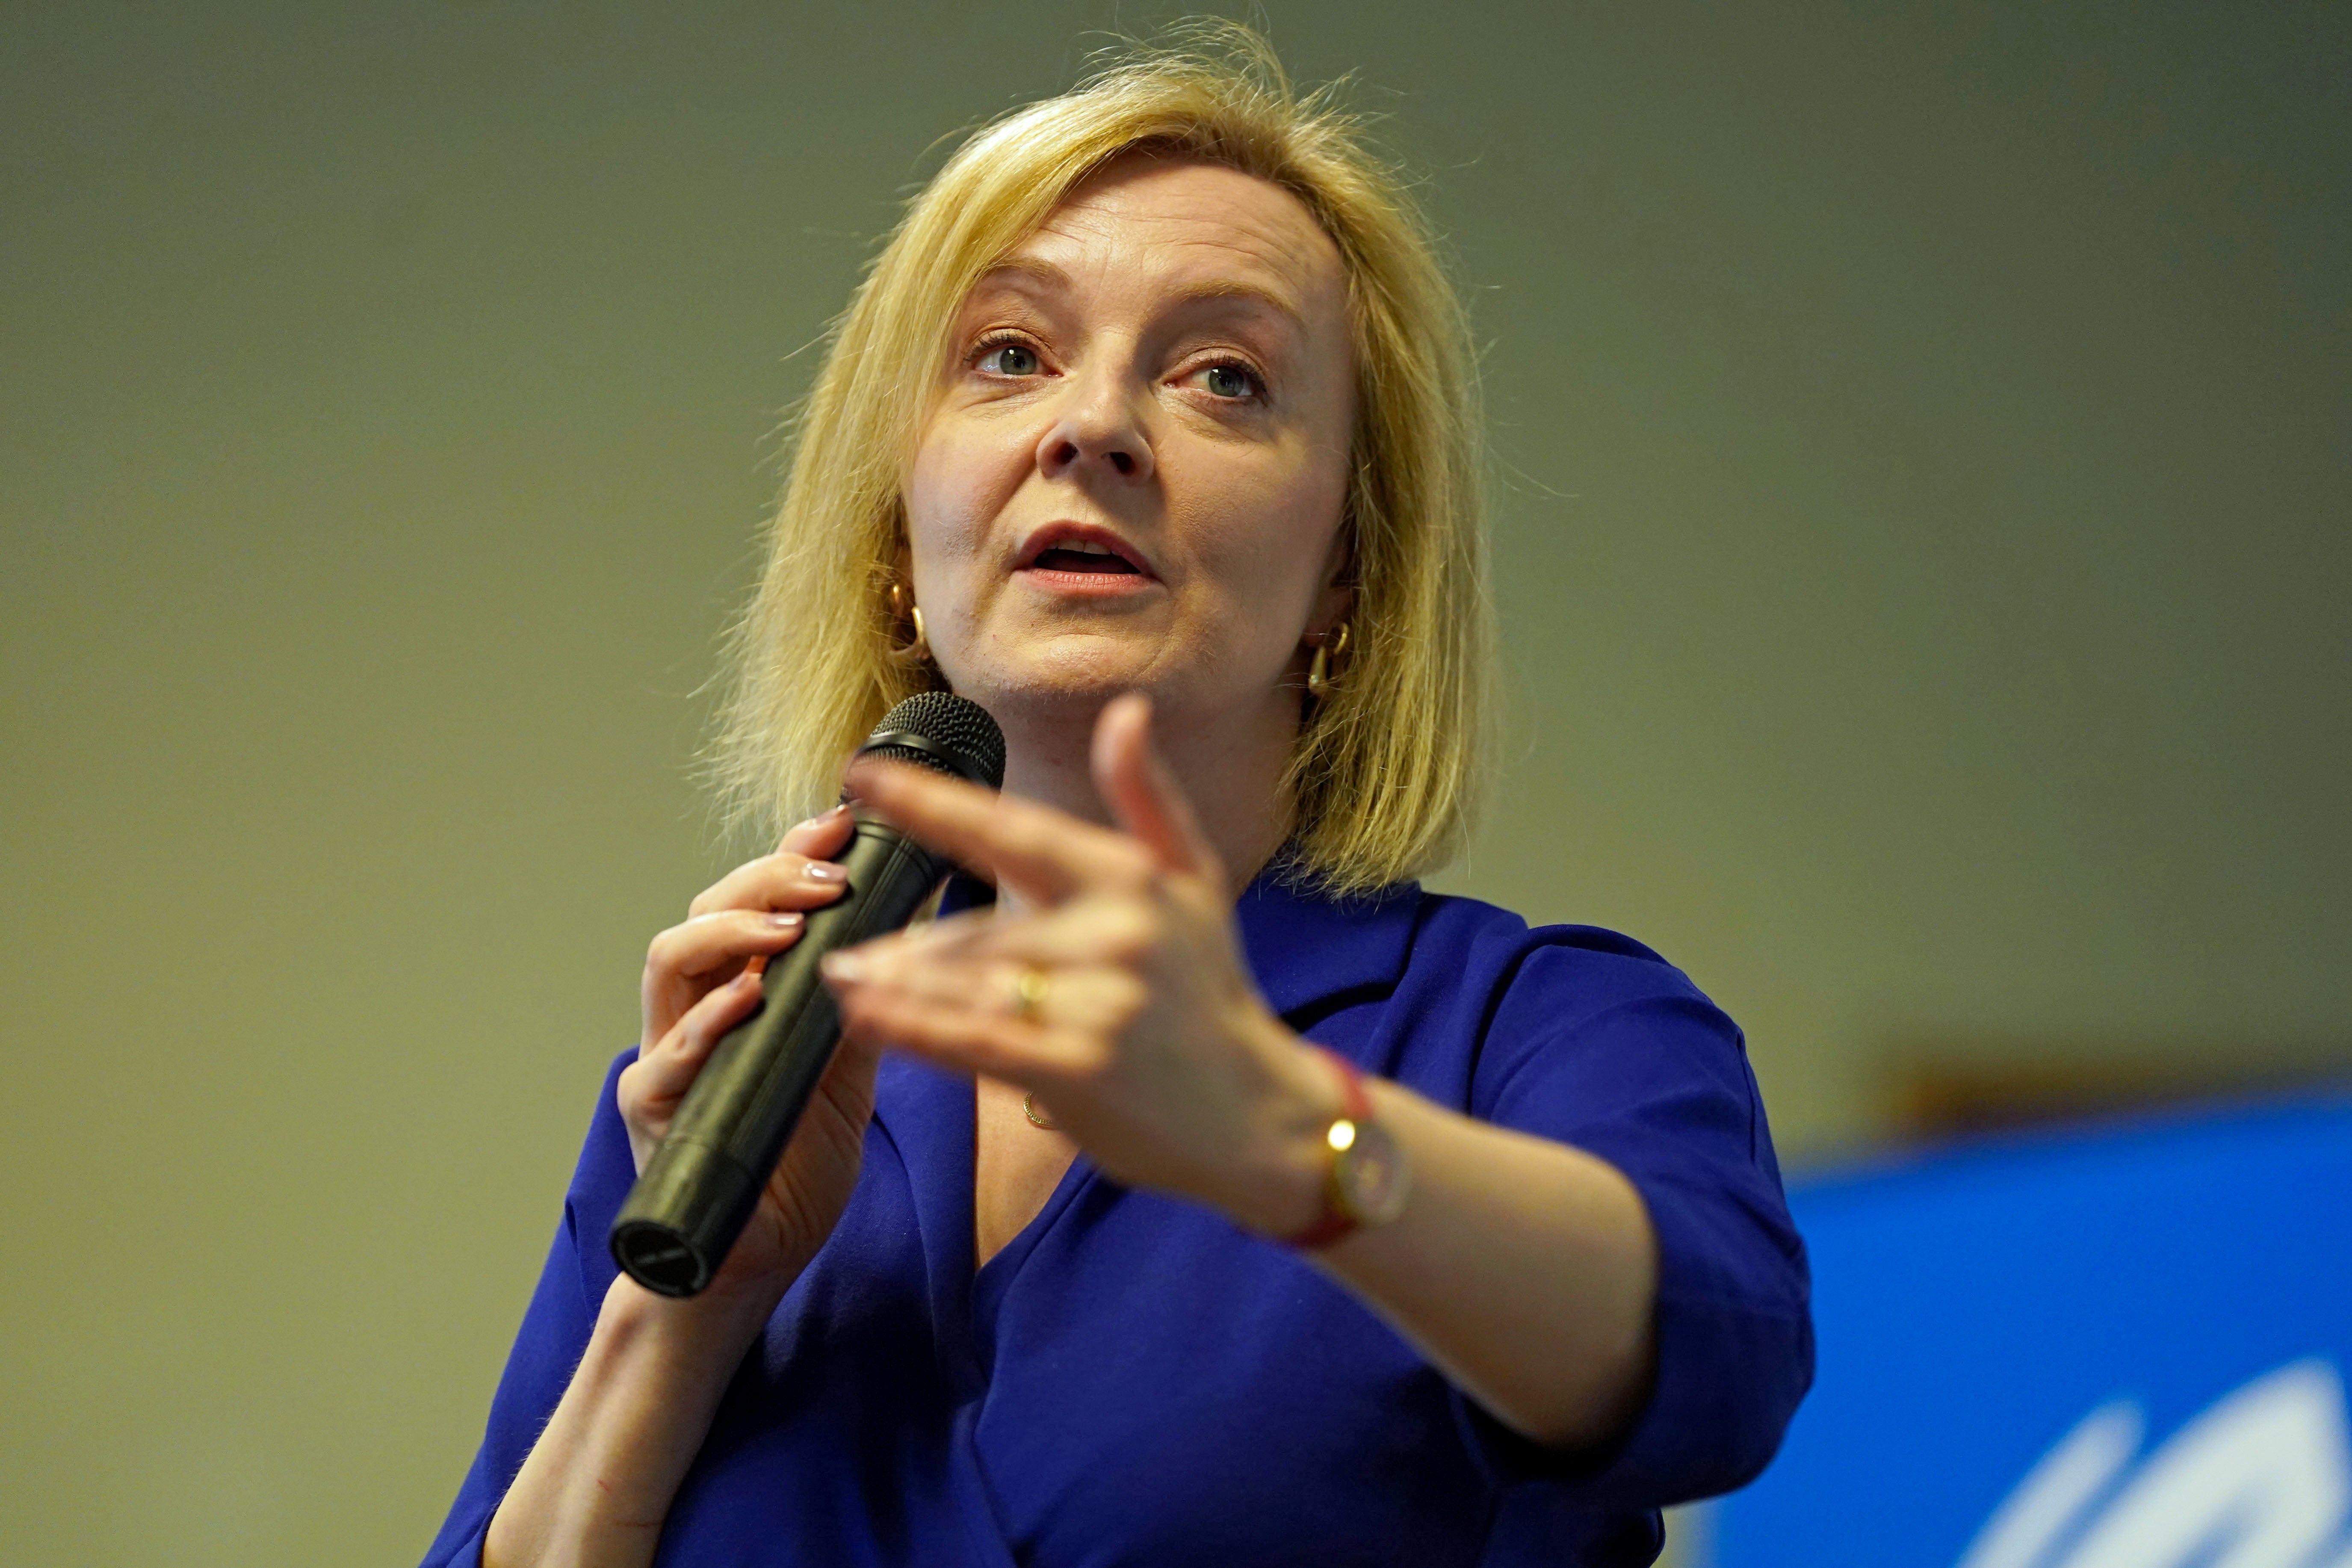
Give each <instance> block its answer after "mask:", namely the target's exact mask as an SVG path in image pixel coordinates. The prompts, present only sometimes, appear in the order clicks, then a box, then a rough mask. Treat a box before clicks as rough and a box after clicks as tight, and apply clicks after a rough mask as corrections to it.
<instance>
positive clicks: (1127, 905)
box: [826, 893, 1166, 985]
mask: <svg viewBox="0 0 2352 1568" xmlns="http://www.w3.org/2000/svg"><path fill="white" fill-rule="evenodd" d="M975 917H977V918H975ZM1165 931H1166V921H1165V920H1164V918H1163V917H1162V915H1161V914H1160V910H1159V909H1158V908H1157V907H1156V906H1155V905H1153V904H1152V903H1150V902H1149V901H1147V900H1139V899H1137V898H1134V897H1131V896H1129V895H1126V894H1118V893H1110V894H1100V895H1082V896H1080V897H1078V898H1076V899H1072V900H1068V901H1067V902H1066V903H1062V904H1057V905H1055V907H1054V908H1052V909H1051V910H1046V911H1045V912H1044V913H1042V914H1034V915H1023V916H1019V917H1017V918H1007V917H1005V916H1003V915H1000V914H996V913H993V912H992V911H978V910H975V911H972V912H971V913H970V914H965V915H959V916H954V917H951V918H950V920H948V921H938V922H936V924H935V925H934V926H931V927H927V928H924V929H921V930H917V931H898V932H894V933H892V934H890V935H887V936H881V937H877V938H875V939H873V940H872V941H870V942H861V943H860V944H858V945H857V946H856V947H853V948H845V949H843V950H842V951H841V952H835V953H834V954H833V955H832V956H831V957H830V958H828V959H827V960H826V963H827V964H828V965H829V967H828V970H827V973H844V974H845V975H847V976H849V977H852V978H855V979H856V981H858V982H860V983H864V984H892V985H897V984H909V983H910V977H912V976H914V975H917V974H919V973H926V972H932V973H958V974H962V973H970V970H971V966H972V965H975V964H980V965H986V964H998V965H1002V964H1005V963H1011V964H1013V965H1014V966H1016V967H1024V968H1045V969H1059V968H1064V967H1083V966H1087V965H1095V964H1108V965H1113V966H1118V965H1124V964H1129V963H1133V962H1134V961H1135V960H1137V959H1138V958H1140V957H1142V956H1143V955H1145V954H1146V953H1148V952H1150V951H1151V950H1152V949H1153V948H1154V947H1155V946H1157V945H1158V944H1159V943H1160V941H1161V940H1162V938H1163V937H1164V935H1165Z"/></svg>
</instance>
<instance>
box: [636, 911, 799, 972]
mask: <svg viewBox="0 0 2352 1568" xmlns="http://www.w3.org/2000/svg"><path fill="white" fill-rule="evenodd" d="M807 925H808V917H807V916H806V915H803V914H802V913H801V912H800V911H799V910H712V911H711V912H710V913H709V914H707V915H696V916H694V917H693V918H692V919H690V920H688V921H683V922H682V923H680V924H677V925H674V926H672V927H670V928H669V929H668V930H667V931H663V932H662V933H661V934H659V935H658V936H656V937H655V938H654V940H653V941H652V942H650V943H649V944H648V945H647V946H646V975H647V976H648V978H649V979H650V980H651V981H653V982H654V983H656V984H669V983H673V982H676V981H695V980H703V979H708V978H709V976H711V975H713V974H716V973H719V972H721V971H723V970H729V969H732V968H734V967H735V966H736V965H738V964H740V963H742V962H743V961H744V960H745V959H747V958H751V957H753V956H754V955H765V954H769V953H776V952H782V951H783V950H784V949H786V948H788V947H790V946H792V945H793V943H794V942H798V941H800V939H801V932H802V931H803V930H804V929H806V927H807Z"/></svg>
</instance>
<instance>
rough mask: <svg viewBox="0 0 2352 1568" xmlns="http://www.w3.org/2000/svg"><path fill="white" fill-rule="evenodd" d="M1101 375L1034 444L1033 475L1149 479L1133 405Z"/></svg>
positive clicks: (1079, 388) (1146, 447) (1078, 389)
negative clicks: (1036, 473)
mask: <svg viewBox="0 0 2352 1568" xmlns="http://www.w3.org/2000/svg"><path fill="white" fill-rule="evenodd" d="M1110 381H1111V378H1109V377H1104V378H1103V379H1102V381H1101V382H1097V383H1095V384H1085V383H1083V382H1082V383H1081V384H1078V385H1076V386H1074V387H1072V388H1071V392H1072V394H1073V395H1072V396H1071V397H1070V399H1069V401H1068V403H1067V404H1066V405H1065V406H1064V408H1063V409H1062V412H1061V416H1060V417H1059V418H1057V419H1055V421H1054V423H1053V426H1052V427H1051V428H1050V429H1048V430H1047V431H1046V432H1045V438H1044V439H1043V440H1041V441H1039V442H1038V443H1037V471H1038V472H1039V473H1041V474H1044V475H1045V477H1046V478H1047V479H1064V478H1069V479H1086V478H1087V477H1089V473H1088V470H1093V472H1094V473H1095V474H1097V475H1099V476H1101V477H1106V478H1109V477H1116V478H1118V479H1125V480H1129V481H1130V482H1134V481H1140V480H1143V479H1150V477H1151V468H1152V464H1151V442H1150V439H1149V438H1147V437H1146V436H1145V435H1144V431H1143V426H1142V422H1141V421H1140V420H1139V419H1138V418H1137V417H1136V408H1135V405H1134V403H1133V402H1132V401H1131V400H1130V399H1129V397H1127V396H1126V395H1124V389H1123V388H1121V387H1119V386H1117V385H1115V384H1109V383H1110Z"/></svg>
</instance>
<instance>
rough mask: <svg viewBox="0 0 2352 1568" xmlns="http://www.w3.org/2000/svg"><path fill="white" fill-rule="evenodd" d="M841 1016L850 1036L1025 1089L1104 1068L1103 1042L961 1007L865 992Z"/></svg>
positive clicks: (855, 996) (845, 1003)
mask: <svg viewBox="0 0 2352 1568" xmlns="http://www.w3.org/2000/svg"><path fill="white" fill-rule="evenodd" d="M841 1016H842V1027H843V1029H844V1031H845V1033H846V1034H854V1035H856V1037H859V1038H861V1039H866V1040H871V1041H877V1042H879V1043H881V1044H884V1045H887V1046H889V1047H894V1048H896V1049H899V1050H904V1051H908V1052H910V1053H912V1054H913V1055H915V1056H919V1057H921V1058H924V1059H925V1060H926V1061H929V1062H931V1063H933V1064H935V1065H936V1066H939V1067H943V1068H949V1069H950V1070H952V1071H956V1072H964V1073H985V1074H986V1075H987V1076H989V1077H990V1078H998V1079H1004V1080H1005V1081H1006V1082H1008V1083H1014V1084H1019V1085H1020V1086H1022V1087H1023V1088H1024V1089H1030V1088H1036V1087H1039V1086H1041V1085H1045V1084H1052V1083H1067V1082H1069V1081H1070V1080H1071V1079H1074V1078H1078V1077H1082V1076H1085V1075H1087V1074H1088V1073H1090V1072H1092V1071H1093V1070H1095V1069H1096V1068H1097V1067H1098V1066H1099V1063H1100V1055H1101V1051H1100V1047H1099V1045H1098V1044H1097V1042H1096V1041H1095V1040H1094V1038H1093V1037H1090V1036H1087V1035H1086V1034H1084V1033H1083V1032H1080V1031H1076V1030H1065V1029H1057V1028H1047V1027H1045V1026H1040V1025H1037V1024H1033V1023H1028V1022H1025V1021H1024V1020H1022V1019H1019V1018H1015V1017H1013V1016H1010V1015H1003V1014H990V1013H976V1012H974V1011H973V1010H972V1009H971V1007H969V1006H968V1005H962V1004H961V1003H940V1002H934V1001H930V1000H928V999H926V998H923V997H919V996H907V995H902V994H898V993H895V992H885V991H874V990H866V989H862V988H861V989H859V990H857V991H854V992H853V993H852V994H850V995H849V996H848V997H846V998H845V999H844V1000H843V1003H842V1013H841Z"/></svg>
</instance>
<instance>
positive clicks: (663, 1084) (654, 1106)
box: [620, 973, 760, 1135]
mask: <svg viewBox="0 0 2352 1568" xmlns="http://www.w3.org/2000/svg"><path fill="white" fill-rule="evenodd" d="M759 1003H760V983H759V976H757V975H755V974H751V973H743V974H739V975H737V976H736V977H735V978H734V979H732V980H730V981H729V982H728V983H727V984H724V985H721V986H719V987H717V988H716V989H715V990H713V991H712V992H711V993H710V994H709V995H707V996H705V997H703V998H702V1000H701V1001H699V1002H697V1003H696V1004H695V1005H693V1006H691V1007H689V1008H688V1009H687V1010H686V1013H685V1016H682V1017H680V1018H679V1019H678V1021H677V1023H676V1024H675V1025H673V1026H671V1027H670V1029H669V1032H668V1033H667V1034H665V1035H664V1036H663V1037H661V1039H660V1040H659V1041H657V1042H656V1044H655V1046H654V1047H653V1048H652V1049H651V1050H647V1051H641V1052H640V1053H639V1054H638V1057H637V1059H636V1060H635V1062H632V1063H631V1064H630V1065H629V1066H628V1068H626V1069H625V1070H624V1071H623V1072H622V1074H621V1084H620V1100H621V1111H622V1114H623V1115H624V1116H625V1117H627V1118H629V1119H630V1120H631V1121H632V1122H637V1121H644V1122H647V1123H656V1122H657V1123H660V1124H661V1125H660V1126H657V1127H650V1128H649V1130H650V1131H654V1132H655V1133H656V1135H658V1133H659V1132H660V1131H663V1130H665V1129H666V1127H667V1121H668V1119H669V1116H670V1113H671V1112H672V1111H674V1110H677V1103H678V1101H679V1100H683V1099H685V1098H686V1091H687V1090H688V1089H691V1088H692V1087H694V1079H695V1077H696V1075H697V1074H698V1073H700V1072H701V1071H702V1064H703V1063H704V1062H705V1061H706V1060H708V1059H709V1056H710V1051H711V1047H714V1046H716V1045H717V1044H718V1043H719V1039H720V1038H721V1037H723V1036H724V1035H725V1034H726V1033H727V1031H728V1030H730V1029H731V1028H733V1027H734V1026H736V1025H738V1024H740V1023H741V1022H742V1021H743V1020H744V1019H745V1018H748V1017H750V1016H751V1012H752V1010H753V1009H754V1008H756V1007H757V1006H758V1005H759Z"/></svg>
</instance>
